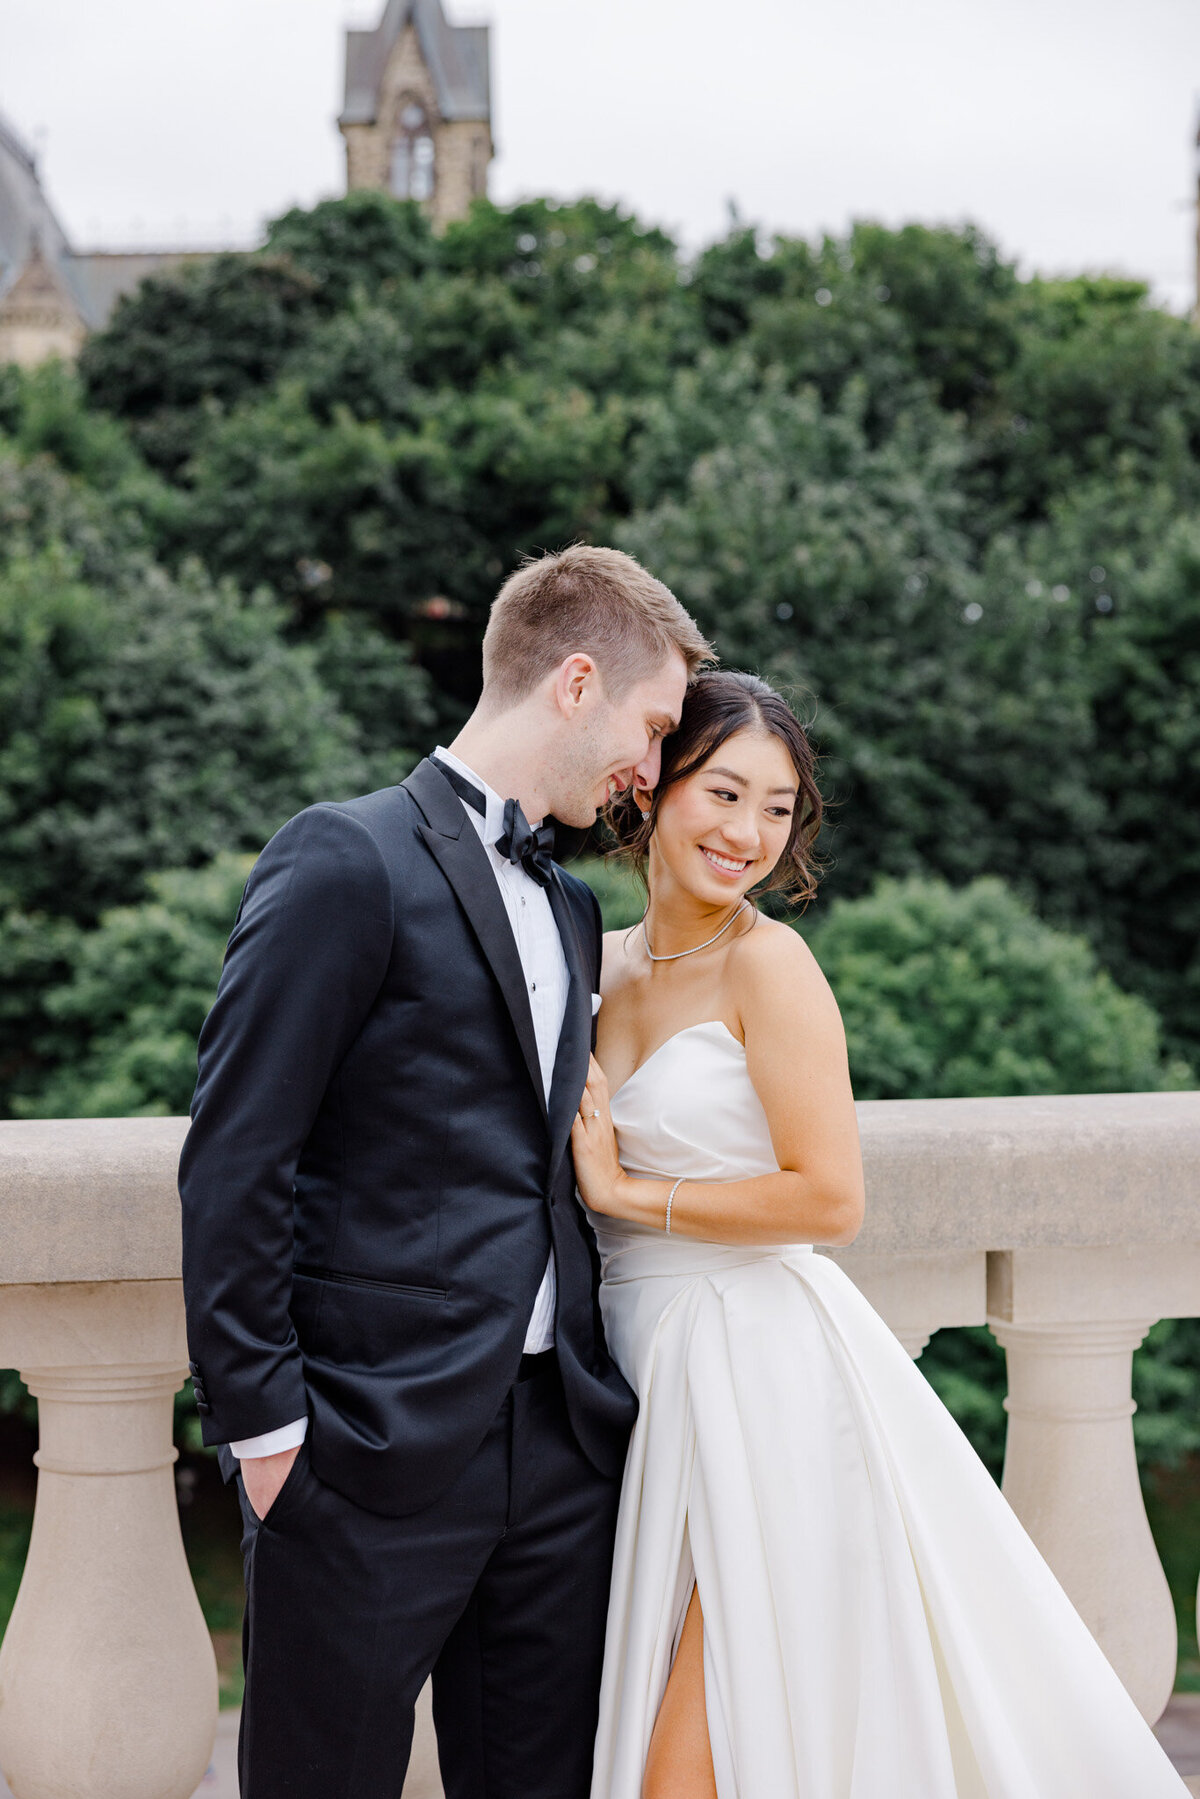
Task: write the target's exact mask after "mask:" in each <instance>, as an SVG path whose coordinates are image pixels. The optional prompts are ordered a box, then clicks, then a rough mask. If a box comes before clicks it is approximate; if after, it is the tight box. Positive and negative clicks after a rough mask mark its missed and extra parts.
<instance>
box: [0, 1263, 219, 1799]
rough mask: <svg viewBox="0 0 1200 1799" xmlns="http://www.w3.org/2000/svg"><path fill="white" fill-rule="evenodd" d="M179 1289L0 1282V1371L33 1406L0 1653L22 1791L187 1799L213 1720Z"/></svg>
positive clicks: (3, 1719) (9, 1735)
mask: <svg viewBox="0 0 1200 1799" xmlns="http://www.w3.org/2000/svg"><path fill="white" fill-rule="evenodd" d="M186 1365H187V1363H186V1354H185V1352H184V1344H183V1307H182V1298H181V1294H180V1289H179V1284H178V1282H176V1281H129V1282H112V1283H104V1284H90V1283H86V1284H85V1283H78V1284H64V1285H61V1286H52V1287H32V1286H27V1287H9V1288H0V1367H14V1366H15V1367H17V1368H19V1369H20V1370H21V1374H22V1378H23V1379H24V1380H25V1381H26V1383H27V1384H28V1386H29V1388H30V1390H31V1392H33V1393H34V1394H35V1395H36V1397H37V1401H38V1422H39V1438H40V1447H39V1449H38V1452H37V1456H36V1457H35V1460H36V1461H37V1464H38V1491H37V1505H36V1510H35V1513H34V1524H33V1536H32V1539H31V1542H30V1546H29V1556H28V1559H27V1562H26V1566H25V1573H24V1577H23V1579H22V1581H21V1587H20V1592H19V1594H18V1596H17V1603H16V1607H15V1609H14V1611H13V1615H12V1619H11V1621H10V1623H9V1627H8V1630H7V1632H6V1634H5V1637H4V1641H3V1644H2V1645H0V1769H2V1770H3V1773H4V1777H5V1779H6V1780H7V1781H8V1784H9V1786H10V1787H11V1788H12V1791H13V1793H14V1794H15V1795H16V1799H190V1796H191V1795H192V1794H193V1793H194V1792H195V1790H196V1788H197V1787H198V1786H199V1784H200V1782H201V1780H202V1779H203V1776H204V1772H205V1769H206V1767H207V1765H208V1760H209V1756H210V1753H211V1749H212V1742H213V1735H214V1731H215V1728H216V1714H217V1680H216V1666H215V1663H214V1659H213V1652H212V1644H211V1641H210V1639H209V1635H208V1632H207V1630H206V1628H205V1624H204V1619H203V1617H202V1616H201V1612H200V1607H199V1604H198V1603H197V1600H196V1595H195V1591H194V1589H193V1587H192V1583H191V1577H190V1575H189V1573H188V1568H187V1562H186V1559H185V1557H184V1552H183V1543H182V1540H181V1537H180V1533H179V1516H178V1512H177V1509H176V1504H175V1488H174V1476H173V1464H174V1461H175V1453H176V1452H175V1450H174V1448H173V1446H172V1442H171V1412H172V1397H173V1395H174V1393H175V1392H176V1390H177V1389H178V1388H179V1386H180V1385H181V1384H182V1381H183V1378H184V1375H185V1372H186Z"/></svg>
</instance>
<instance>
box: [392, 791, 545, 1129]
mask: <svg viewBox="0 0 1200 1799" xmlns="http://www.w3.org/2000/svg"><path fill="white" fill-rule="evenodd" d="M404 787H405V788H406V790H407V791H408V792H409V793H411V794H412V796H413V798H414V799H415V800H416V802H417V804H418V805H419V806H420V808H421V810H422V812H423V813H424V814H425V817H426V818H427V819H428V821H429V823H428V824H427V825H420V826H418V829H419V830H420V833H421V836H422V838H423V839H424V841H425V843H426V845H427V846H428V848H429V851H430V853H431V854H432V855H433V857H434V859H435V860H436V861H437V863H438V866H439V867H440V868H441V870H442V873H443V874H444V875H445V877H446V879H447V880H448V881H449V883H450V885H451V887H452V888H453V889H454V892H455V895H456V896H457V899H458V902H459V904H460V906H461V907H462V909H463V911H464V912H465V913H466V915H467V918H468V920H469V921H470V924H471V928H472V930H473V931H474V932H475V935H476V937H477V938H478V940H479V947H480V949H481V950H482V951H483V953H484V955H485V956H486V958H487V960H488V963H489V964H490V966H491V969H492V973H493V974H494V975H495V977H496V980H497V981H498V982H499V984H500V991H501V993H502V994H503V995H504V999H505V1003H506V1004H507V1006H508V1009H509V1012H510V1014H511V1015H512V1021H513V1026H514V1028H515V1030H516V1033H517V1041H518V1042H519V1043H520V1045H521V1053H522V1055H523V1056H524V1058H525V1066H526V1067H527V1068H528V1070H529V1078H530V1080H531V1081H532V1082H533V1086H534V1091H535V1093H536V1094H537V1098H538V1104H539V1105H540V1107H541V1109H542V1116H543V1117H545V1116H546V1096H545V1089H544V1087H543V1084H542V1069H541V1063H540V1061H539V1058H538V1048H537V1037H536V1035H535V1034H534V1029H533V1014H532V1012H531V1011H530V1009H529V995H528V994H527V993H526V991H525V975H524V971H523V970H522V967H521V958H520V956H519V955H518V954H517V944H516V939H515V938H514V936H513V933H512V926H511V924H510V923H509V921H508V913H507V912H506V911H505V910H504V901H503V900H502V899H501V897H500V889H499V887H498V886H497V884H496V878H495V876H494V874H493V873H492V870H491V869H490V868H489V866H488V860H487V851H486V850H485V849H484V847H483V844H482V843H481V842H480V840H479V837H478V835H477V833H476V831H475V829H474V827H473V826H472V825H471V823H470V821H469V820H468V818H467V815H466V813H465V812H464V810H463V805H462V801H461V800H460V799H459V797H458V795H457V794H456V793H455V791H454V789H453V788H452V787H451V786H450V783H449V782H448V781H447V780H446V779H445V777H444V776H443V775H441V774H439V773H438V771H437V769H436V767H435V766H434V764H433V763H432V762H431V761H430V760H429V759H428V758H426V760H425V761H424V762H421V763H419V764H418V765H417V767H416V768H415V769H414V770H413V772H412V774H411V775H409V777H408V779H407V780H406V781H405V782H404ZM564 909H565V902H564ZM555 917H556V919H557V917H558V914H557V912H556V913H555ZM562 928H563V927H562V924H561V923H560V924H559V930H560V931H561V930H562ZM564 947H565V941H564ZM569 962H570V953H569V952H568V963H569ZM574 984H575V983H574V971H573V970H572V989H573V988H574ZM570 1008H571V1001H570V999H569V998H568V1001H567V1011H568V1014H569V1013H570ZM565 1029H566V1026H565V1021H564V1032H565ZM556 1081H557V1075H556ZM552 1097H553V1096H552Z"/></svg>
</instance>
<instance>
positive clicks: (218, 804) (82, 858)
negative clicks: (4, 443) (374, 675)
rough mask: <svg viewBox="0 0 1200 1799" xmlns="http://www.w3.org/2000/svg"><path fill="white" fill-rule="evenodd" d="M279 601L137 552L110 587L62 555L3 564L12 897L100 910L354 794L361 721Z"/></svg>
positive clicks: (4, 750) (6, 859)
mask: <svg viewBox="0 0 1200 1799" xmlns="http://www.w3.org/2000/svg"><path fill="white" fill-rule="evenodd" d="M279 625H280V615H279V610H278V608H277V607H276V606H275V605H274V603H273V602H271V601H270V600H269V599H268V598H267V597H266V596H264V595H257V596H252V597H250V598H248V599H247V598H244V597H243V596H242V595H240V594H239V593H238V592H237V590H236V589H235V588H234V587H233V586H232V584H231V583H224V584H220V585H214V583H213V582H212V581H210V580H209V578H208V577H207V576H206V575H205V574H204V572H203V571H202V570H201V569H200V568H199V567H197V566H194V565H193V566H190V567H187V568H185V569H184V570H183V571H181V573H180V574H179V575H178V576H174V577H172V576H168V575H167V574H165V573H164V572H163V571H162V570H161V569H159V568H156V567H155V566H154V565H153V564H150V563H147V562H145V561H140V562H139V561H138V560H136V559H129V560H127V561H126V563H125V564H124V565H123V566H122V567H121V569H120V573H119V577H118V579H117V580H116V581H115V582H114V584H113V585H112V586H111V587H109V588H107V589H105V590H98V589H97V588H95V587H93V586H91V585H89V584H88V583H87V582H85V581H83V580H82V579H81V578H80V573H79V567H78V562H77V560H76V559H75V558H73V557H72V556H71V555H70V554H68V553H67V552H65V551H62V550H58V549H54V548H48V549H46V550H44V551H42V552H41V553H40V554H37V555H28V556H22V557H19V558H15V559H14V560H13V561H11V562H10V563H9V565H8V567H7V569H5V570H4V572H3V573H2V574H0V839H2V841H3V845H4V855H3V860H2V862H0V905H4V906H8V907H15V908H18V909H20V910H23V911H38V910H46V911H48V912H53V913H58V914H60V915H66V916H69V917H74V918H79V919H88V918H92V917H95V915H96V914H97V912H98V911H99V910H100V909H101V908H103V907H105V906H107V905H111V904H113V903H114V902H119V901H121V900H123V899H126V898H128V897H130V896H132V895H134V894H136V893H137V891H138V890H139V888H140V885H141V882H142V880H143V879H144V877H145V875H146V874H147V873H148V872H151V871H153V870H155V869H156V868H161V867H162V866H164V865H176V866H177V865H179V864H181V863H187V862H202V861H207V860H209V859H211V857H212V856H213V855H215V854H216V853H217V852H218V851H219V850H220V849H223V848H230V847H239V846H245V847H249V846H256V847H257V846H258V845H260V844H261V843H262V842H263V841H264V840H265V838H266V837H268V836H269V835H270V833H271V832H272V831H273V830H274V829H275V828H276V827H277V826H278V825H279V824H280V823H282V821H283V820H284V819H285V818H286V817H288V816H289V814H290V813H292V812H294V811H296V810H297V809H298V808H299V807H300V806H302V805H304V804H305V803H306V802H307V801H309V800H311V799H315V798H317V797H322V796H324V797H329V796H331V795H337V794H341V793H347V792H351V791H353V790H354V789H355V788H356V787H357V786H358V785H359V783H360V780H361V777H362V765H361V760H360V758H359V755H358V753H357V748H356V744H355V730H354V727H353V726H352V724H351V723H350V721H349V720H347V719H346V718H345V717H344V716H343V715H342V714H341V713H340V712H339V711H338V710H337V707H336V706H335V704H334V703H333V701H332V699H331V698H330V696H329V694H328V693H327V692H326V690H325V689H324V688H323V687H322V685H321V683H320V681H319V679H318V676H317V672H316V665H315V658H314V652H313V651H312V650H311V649H309V648H294V647H289V646H288V645H287V644H286V643H285V642H284V641H283V640H282V638H281V636H280V632H279Z"/></svg>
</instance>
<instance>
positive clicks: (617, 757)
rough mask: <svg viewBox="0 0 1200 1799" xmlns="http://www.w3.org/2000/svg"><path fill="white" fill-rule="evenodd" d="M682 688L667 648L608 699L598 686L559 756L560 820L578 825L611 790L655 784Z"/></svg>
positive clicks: (683, 674)
mask: <svg viewBox="0 0 1200 1799" xmlns="http://www.w3.org/2000/svg"><path fill="white" fill-rule="evenodd" d="M686 691H687V667H686V664H685V663H684V660H683V657H682V656H680V655H679V654H678V652H677V651H674V650H673V651H671V653H670V655H669V656H667V657H666V658H664V660H663V662H662V663H661V664H660V666H659V667H658V668H657V669H656V670H655V671H654V673H653V674H650V675H647V676H644V677H643V679H642V680H640V681H636V682H635V683H634V684H633V686H632V687H630V688H628V689H627V690H626V692H625V693H624V694H623V695H622V696H621V698H620V699H619V700H610V699H609V698H608V697H607V695H606V694H605V693H604V692H603V688H602V687H601V688H600V689H599V690H598V691H597V693H596V695H595V697H594V703H593V705H592V707H591V709H590V713H589V715H588V716H587V717H586V718H585V719H581V720H580V721H579V722H580V728H579V730H578V731H577V732H576V733H575V734H574V736H575V741H574V742H573V743H572V745H571V753H570V754H569V755H568V756H565V757H564V758H563V761H562V773H561V780H562V788H561V791H560V792H558V793H556V795H555V804H554V806H553V808H552V810H553V812H554V815H555V817H556V818H559V819H561V820H562V822H563V824H568V825H574V826H576V827H578V828H580V829H582V828H584V827H586V826H588V825H592V824H594V823H595V820H596V814H597V813H598V812H599V811H600V810H601V808H602V807H603V806H605V805H607V803H608V801H609V800H610V799H611V798H612V797H613V795H614V794H617V793H623V792H624V791H625V789H626V788H627V787H629V786H631V785H632V786H637V787H641V788H647V789H650V790H653V788H654V787H656V786H657V785H658V776H659V768H660V764H661V761H662V740H663V738H664V737H667V736H669V735H670V733H671V732H672V731H673V730H674V729H675V728H676V726H677V725H678V723H679V714H680V711H681V709H682V707H683V696H684V694H685V693H686Z"/></svg>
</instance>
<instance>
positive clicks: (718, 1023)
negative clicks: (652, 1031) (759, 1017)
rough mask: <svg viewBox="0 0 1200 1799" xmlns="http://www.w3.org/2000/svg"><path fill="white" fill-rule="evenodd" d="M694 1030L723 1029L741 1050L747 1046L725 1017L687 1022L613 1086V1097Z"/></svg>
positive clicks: (664, 1039)
mask: <svg viewBox="0 0 1200 1799" xmlns="http://www.w3.org/2000/svg"><path fill="white" fill-rule="evenodd" d="M692 1031H723V1032H724V1033H725V1035H726V1037H728V1039H729V1041H730V1042H731V1043H736V1044H737V1047H738V1048H739V1049H740V1050H744V1049H745V1047H746V1046H745V1044H744V1043H743V1042H742V1041H741V1039H740V1038H738V1037H735V1036H734V1034H733V1032H732V1031H731V1030H730V1028H729V1026H728V1025H727V1024H726V1023H725V1021H724V1019H723V1018H702V1019H701V1020H700V1022H699V1023H698V1024H685V1025H684V1027H683V1029H682V1030H681V1031H672V1032H671V1035H670V1036H669V1037H664V1038H663V1040H662V1042H661V1043H660V1044H659V1045H658V1047H657V1048H656V1049H652V1050H651V1051H650V1054H649V1055H648V1056H647V1057H646V1059H645V1061H644V1062H639V1063H638V1065H637V1067H636V1068H635V1069H634V1071H633V1073H632V1074H631V1075H627V1076H626V1078H625V1079H624V1080H623V1081H622V1082H621V1085H620V1086H619V1087H614V1088H613V1091H612V1097H613V1098H614V1099H615V1098H616V1097H617V1094H618V1093H624V1091H625V1089H626V1087H628V1086H629V1085H630V1083H631V1082H633V1081H636V1080H637V1078H638V1075H639V1074H641V1073H642V1071H643V1070H644V1069H646V1068H649V1066H650V1064H651V1062H653V1061H654V1060H655V1059H656V1058H657V1057H658V1056H661V1055H662V1052H663V1051H664V1049H669V1048H670V1046H671V1044H672V1043H677V1042H678V1041H679V1039H680V1038H681V1037H687V1036H688V1035H690V1033H691V1032H692Z"/></svg>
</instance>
